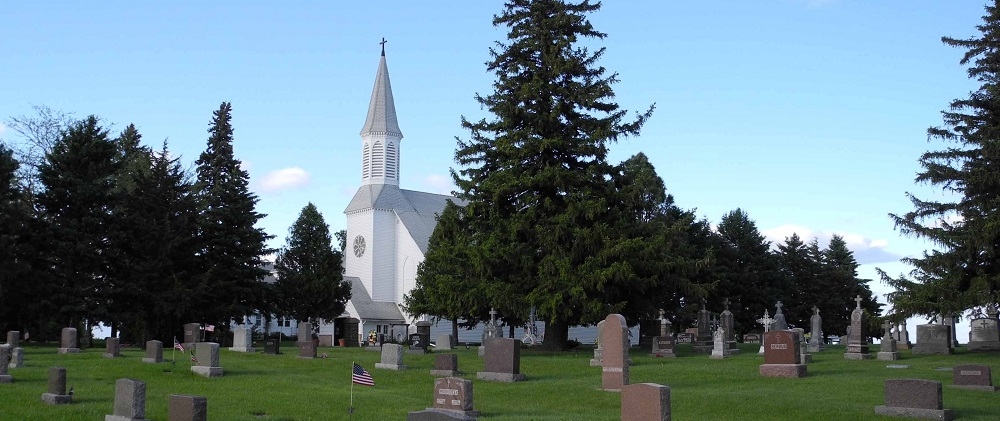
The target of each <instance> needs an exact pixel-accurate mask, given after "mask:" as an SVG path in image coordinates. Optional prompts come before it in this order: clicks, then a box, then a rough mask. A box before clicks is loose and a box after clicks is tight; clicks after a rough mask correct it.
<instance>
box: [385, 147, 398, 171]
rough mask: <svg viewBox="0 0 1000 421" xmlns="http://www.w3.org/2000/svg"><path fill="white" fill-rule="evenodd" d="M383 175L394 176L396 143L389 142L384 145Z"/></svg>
mask: <svg viewBox="0 0 1000 421" xmlns="http://www.w3.org/2000/svg"><path fill="white" fill-rule="evenodd" d="M385 158H386V161H385V176H386V178H396V162H397V161H396V144H395V143H392V142H389V144H388V145H386V147H385Z"/></svg>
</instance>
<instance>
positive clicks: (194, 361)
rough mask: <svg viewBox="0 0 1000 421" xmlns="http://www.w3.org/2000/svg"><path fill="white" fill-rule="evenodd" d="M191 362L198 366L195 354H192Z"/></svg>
mask: <svg viewBox="0 0 1000 421" xmlns="http://www.w3.org/2000/svg"><path fill="white" fill-rule="evenodd" d="M191 362H193V363H195V364H198V359H197V358H195V357H194V353H191Z"/></svg>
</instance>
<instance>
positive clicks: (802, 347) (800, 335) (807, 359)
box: [790, 327, 813, 364]
mask: <svg viewBox="0 0 1000 421" xmlns="http://www.w3.org/2000/svg"><path fill="white" fill-rule="evenodd" d="M790 330H791V331H792V332H795V337H796V338H797V339H798V340H799V353H800V354H801V355H800V357H799V361H801V362H802V364H808V363H811V362H812V360H813V356H812V354H810V353H808V352H806V347H807V346H808V345H807V344H806V331H805V329H802V328H800V327H797V328H795V329H790Z"/></svg>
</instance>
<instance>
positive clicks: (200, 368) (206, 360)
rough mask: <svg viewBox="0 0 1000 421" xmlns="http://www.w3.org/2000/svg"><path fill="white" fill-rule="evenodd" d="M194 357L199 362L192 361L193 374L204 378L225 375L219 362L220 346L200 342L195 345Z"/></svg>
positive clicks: (213, 343)
mask: <svg viewBox="0 0 1000 421" xmlns="http://www.w3.org/2000/svg"><path fill="white" fill-rule="evenodd" d="M194 356H195V359H197V360H198V361H192V365H191V371H192V372H193V373H196V374H198V375H201V376H203V377H220V376H222V375H223V374H224V373H223V370H222V365H221V364H220V362H219V344H217V343H215V342H198V343H196V344H194Z"/></svg>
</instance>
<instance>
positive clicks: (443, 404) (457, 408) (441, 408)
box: [406, 377, 479, 421]
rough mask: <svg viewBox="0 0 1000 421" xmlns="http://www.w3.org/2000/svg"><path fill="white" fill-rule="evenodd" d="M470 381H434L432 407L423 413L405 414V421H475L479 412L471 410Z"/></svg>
mask: <svg viewBox="0 0 1000 421" xmlns="http://www.w3.org/2000/svg"><path fill="white" fill-rule="evenodd" d="M472 386H473V385H472V380H465V379H461V378H457V377H444V378H438V379H435V380H434V405H433V406H432V407H430V408H427V409H425V410H423V411H414V412H410V413H409V414H407V416H406V419H407V421H438V420H448V421H475V420H476V417H477V416H478V415H479V412H478V411H476V410H474V409H473V402H472Z"/></svg>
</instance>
